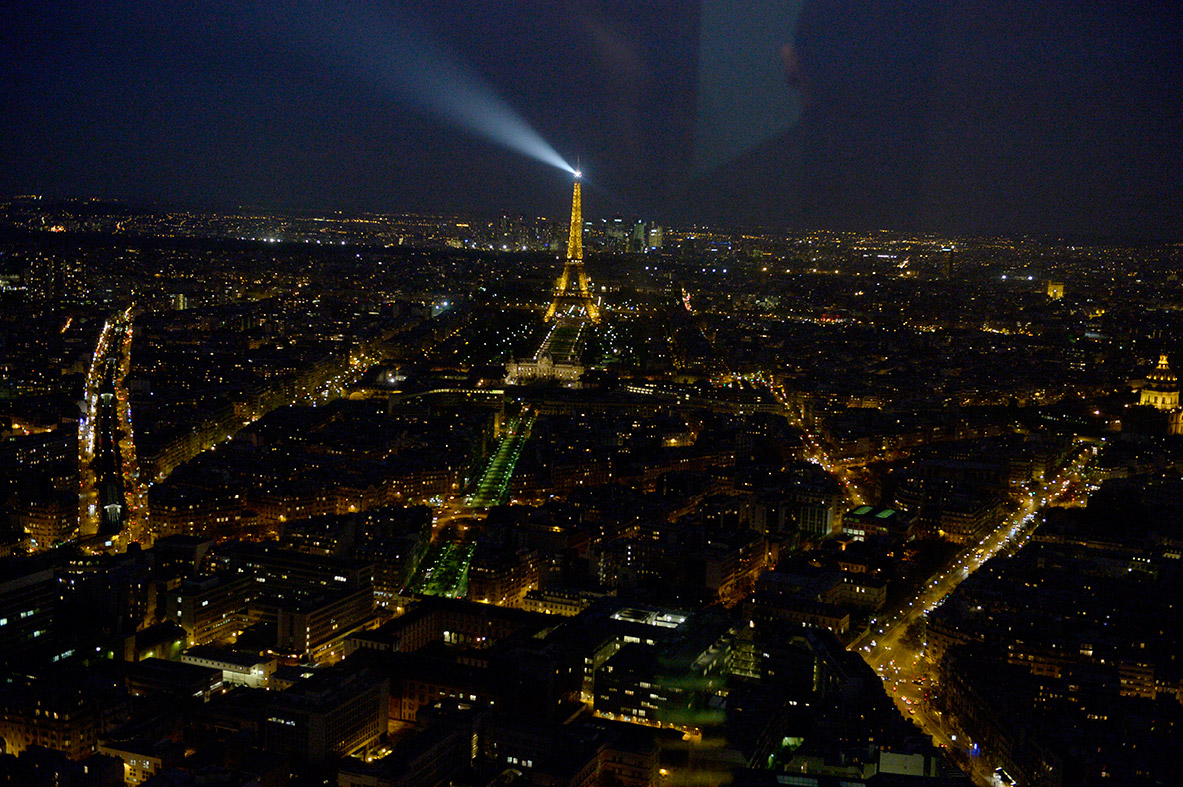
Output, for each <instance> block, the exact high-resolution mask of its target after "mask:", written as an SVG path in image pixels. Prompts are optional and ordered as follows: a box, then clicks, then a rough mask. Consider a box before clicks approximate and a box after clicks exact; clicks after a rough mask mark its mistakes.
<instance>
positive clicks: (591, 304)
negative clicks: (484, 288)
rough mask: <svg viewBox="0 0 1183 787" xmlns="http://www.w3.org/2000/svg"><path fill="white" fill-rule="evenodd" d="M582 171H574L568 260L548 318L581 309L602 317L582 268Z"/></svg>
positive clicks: (596, 318)
mask: <svg viewBox="0 0 1183 787" xmlns="http://www.w3.org/2000/svg"><path fill="white" fill-rule="evenodd" d="M582 174H583V173H581V172H580V171H579V170H576V171H575V194H574V196H572V197H571V235H570V237H569V238H568V239H567V261H566V262H565V263H564V264H563V275H562V276H560V277H559V279H558V281H556V282H555V298H554V301H552V302H551V304H550V308H549V309H547V310H546V320H547V321H550V320H552V319H554V317H555V315H561V314H571V313H572V310H573V307H574V311H575V312H578V310H580V309H582V311H583V312H584V314H586V316H587V319H589V320H591V321H592V322H594V323H598V322H599V321H600V307H599V306H597V305H596V302H595V301H594V300H593V299H592V295H591V292H590V291H589V290H588V287H587V271H585V270H584V269H583V200H582V197H581V196H580V191H579V179H580V176H581V175H582Z"/></svg>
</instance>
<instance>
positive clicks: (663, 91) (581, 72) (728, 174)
mask: <svg viewBox="0 0 1183 787" xmlns="http://www.w3.org/2000/svg"><path fill="white" fill-rule="evenodd" d="M1180 9H1181V4H1179V3H1175V2H1132V1H1130V0H1109V1H1105V2H1101V1H1098V2H1074V3H1070V2H1054V1H1046V0H1045V1H1044V2H1034V1H1032V2H1007V0H991V2H981V1H980V0H978V1H977V2H959V1H958V0H948V1H947V2H928V1H927V0H901V1H900V2H875V1H874V0H828V1H826V2H811V0H784V1H782V2H773V0H703V2H701V3H694V2H668V1H666V0H652V1H646V2H636V1H635V0H634V1H633V2H623V1H621V2H609V0H516V1H515V2H459V0H451V1H450V2H448V1H445V0H423V1H422V2H418V3H402V4H398V3H390V2H387V3H383V2H378V1H377V0H371V2H358V1H356V0H339V1H337V2H328V1H326V2H319V3H314V2H304V1H303V0H299V1H294V2H278V1H277V0H236V1H234V2H224V1H222V0H168V2H163V1H161V0H143V1H142V2H127V1H126V0H109V1H108V2H102V1H101V0H99V1H98V2H74V3H64V2H53V0H39V2H28V1H27V0H15V2H14V1H13V0H10V1H9V2H7V3H5V4H3V5H0V194H3V195H11V194H23V193H41V194H46V195H50V196H69V197H74V196H79V197H114V198H120V199H125V200H128V201H130V202H133V203H136V204H139V205H149V204H155V205H170V206H183V207H192V208H213V209H225V208H230V207H233V206H237V205H246V206H251V207H254V208H261V209H274V210H298V211H328V210H335V209H340V210H347V211H354V210H375V211H399V212H401V211H414V212H432V211H479V212H484V213H490V214H492V213H499V212H501V211H503V210H504V211H510V212H521V213H539V214H543V215H550V216H556V217H561V216H562V215H563V213H564V212H565V209H566V205H567V200H568V198H569V193H568V183H569V180H570V176H569V175H568V174H567V173H565V172H563V171H561V170H560V169H558V168H556V167H554V166H551V165H549V164H545V163H542V162H541V161H538V160H535V159H533V158H530V157H528V156H526V155H524V154H523V153H522V152H520V151H517V150H511V149H508V148H506V147H504V146H502V145H500V144H498V143H496V142H493V141H490V139H488V138H486V137H485V136H482V135H481V134H480V133H477V132H475V131H474V130H473V127H474V124H476V125H479V124H480V123H481V122H482V121H481V117H484V115H481V116H480V117H476V118H475V119H474V117H472V116H471V114H472V113H469V115H470V116H469V117H467V118H466V119H457V118H455V117H452V118H449V117H448V113H449V112H450V111H457V110H456V107H457V106H461V107H463V106H465V105H471V104H473V103H475V104H478V105H480V106H482V107H484V106H485V105H486V103H488V104H489V105H490V106H492V105H494V104H496V103H497V102H499V101H500V102H504V104H505V105H507V106H508V107H511V108H512V109H513V110H516V112H517V113H518V114H519V115H520V118H521V119H522V120H524V122H525V124H527V125H528V126H531V127H533V129H535V130H536V131H537V133H538V134H539V135H540V138H541V139H543V140H545V141H546V142H547V143H549V144H550V146H552V147H553V149H554V150H556V151H557V152H558V154H559V155H560V156H562V157H563V158H565V159H566V160H567V161H568V162H570V163H572V164H574V162H575V160H576V158H577V157H578V158H579V159H580V160H581V161H582V164H583V167H584V170H585V171H586V172H587V181H588V187H587V189H586V190H585V195H586V196H585V202H586V212H587V213H588V215H590V216H593V217H595V216H599V215H607V214H612V213H616V212H620V213H623V214H625V215H626V216H633V215H643V216H644V217H646V218H649V219H652V220H656V221H658V222H676V223H686V222H692V221H701V222H710V223H724V224H748V223H752V224H762V225H767V226H788V227H795V228H814V227H822V228H827V227H828V228H839V229H875V228H892V229H901V230H917V231H931V232H938V233H952V234H965V233H1005V234H1016V233H1051V234H1057V235H1063V234H1071V235H1091V236H1130V237H1149V238H1170V239H1180V238H1183V62H1181V61H1183V54H1181V53H1183V10H1180ZM456 79H462V80H466V86H465V87H464V88H463V90H461V91H460V92H458V93H457V92H452V93H449V91H450V90H451V88H450V87H449V85H454V84H455V82H456ZM486 89H487V95H484V94H481V95H479V96H477V100H470V99H472V98H473V96H476V94H475V93H473V92H471V91H478V92H479V91H481V90H486ZM466 91H467V92H466ZM459 111H460V112H461V113H463V110H462V109H461V110H459ZM503 121H504V118H503V117H502V118H500V119H497V120H496V122H494V121H492V120H491V121H489V123H490V125H496V123H502V125H504V123H503ZM505 133H506V132H504V129H502V136H503V137H504V136H505Z"/></svg>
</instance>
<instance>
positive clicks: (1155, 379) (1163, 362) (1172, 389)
mask: <svg viewBox="0 0 1183 787" xmlns="http://www.w3.org/2000/svg"><path fill="white" fill-rule="evenodd" d="M1138 404H1142V405H1147V406H1150V407H1153V408H1155V409H1156V410H1160V411H1162V412H1164V413H1166V414H1167V432H1168V433H1169V434H1183V408H1180V407H1179V379H1178V378H1177V377H1175V373H1174V372H1172V371H1171V367H1170V365H1169V364H1168V363H1167V356H1166V355H1165V354H1164V355H1159V356H1158V365H1157V366H1155V367H1154V370H1153V371H1152V372H1150V374H1148V375H1146V384H1145V385H1144V386H1142V394H1141V396H1140V397H1139V399H1138Z"/></svg>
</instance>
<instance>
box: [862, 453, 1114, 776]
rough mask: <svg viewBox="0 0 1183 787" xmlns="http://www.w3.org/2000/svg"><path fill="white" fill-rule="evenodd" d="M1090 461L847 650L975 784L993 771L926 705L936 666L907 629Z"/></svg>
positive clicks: (1035, 492)
mask: <svg viewBox="0 0 1183 787" xmlns="http://www.w3.org/2000/svg"><path fill="white" fill-rule="evenodd" d="M1091 458H1092V452H1091V451H1090V450H1087V449H1084V450H1081V451H1079V453H1078V454H1077V455H1076V457H1075V458H1074V459H1072V460H1071V461H1070V462H1069V463H1068V464H1067V465H1065V466H1064V468H1063V469H1061V470H1060V472H1059V473H1058V474H1057V475H1056V476H1055V477H1054V478H1052V479H1051V480H1048V481H1046V482H1044V483H1042V484H1040V485H1038V486H1036V487H1035V488H1033V489H1032V490H1031V491H1030V492H1028V494H1027V495H1026V496H1025V498H1024V500H1023V503H1022V505H1021V507H1020V508H1019V510H1018V511H1017V512H1015V513H1014V514H1013V515H1012V516H1010V517H1008V518H1007V519H1005V520H1004V521H1003V522H1002V523H1001V524H1000V525H999V526H998V527H997V528H996V529H994V530H993V531H991V532H990V533H989V534H988V535H987V536H985V537H984V538H983V539H982V540H981V541H979V542H978V543H976V544H972V545H970V546H968V547H966V548H965V549H964V550H962V551H961V552H960V553H959V554H957V555H956V556H955V557H954V558H953V560H951V561H950V562H949V564H948V565H947V566H946V567H945V568H944V569H942V570H941V571H939V572H937V573H936V574H934V575H933V576H932V577H930V578H929V580H928V581H927V582H926V583H925V585H924V586H923V587H922V588H921V589H920V590H919V591H918V592H917V593H916V594H915V595H913V596H912V597H911V598H910V599H908V600H906V601H904V602H903V603H902V604H901V605H900V606H899V607H897V608H896V609H895V610H893V611H889V612H887V613H885V614H884V615H883V616H881V617H880V618H873V619H872V620H871V624H870V626H869V627H868V629H867V631H866V632H864V633H863V634H862V636H860V637H858V638H857V639H856V640H854V641H853V642H852V643H851V644H850V646H849V648H850V649H851V650H855V651H857V652H858V653H859V655H861V656H862V657H863V659H864V660H865V661H866V662H867V663H868V664H869V665H870V666H871V667H872V668H873V669H874V670H875V671H876V672H877V673H878V674H879V675H880V676H881V677H882V678H883V682H884V685H885V687H886V688H887V691H888V694H890V695H891V696H892V698H893V699H894V700H895V703H896V705H897V706H898V707H899V709H900V712H901V713H904V714H906V715H908V716H910V717H911V718H913V719H915V721H916V722H917V723H918V724H919V725H920V727H921V728H922V729H923V730H924V731H925V732H926V733H927V734H929V735H931V736H932V738H933V741H934V743H936V744H937V745H939V746H944V747H947V748H948V749H949V750H950V752H952V753H953V754H954V756H955V757H956V758H957V760H958V762H959V763H960V764H961V765H962V766H963V767H964V768H965V769H966V770H967V771H968V772H969V773H970V775H971V776H972V777H973V779H974V781H975V783H977V784H980V785H989V784H991V780H990V777H991V773H992V770H993V767H992V765H991V764H989V763H985V762H982V761H981V760H979V759H978V758H977V749H976V748H975V746H974V743H973V741H971V740H966V739H965V737H964V736H961V737H960V738H959V736H958V733H957V731H956V730H953V729H950V728H949V727H948V725H947V724H946V723H945V722H944V720H943V719H942V718H941V715H940V713H939V711H937V710H936V709H935V708H933V707H932V706H931V704H930V703H929V702H928V700H929V698H930V697H931V688H932V684H933V679H934V677H935V673H936V666H937V665H936V664H934V663H933V662H931V661H929V660H928V659H927V658H925V652H924V643H923V641H922V640H921V639H920V638H918V637H916V636H913V635H912V634H910V633H909V630H910V629H912V628H913V627H914V626H917V625H918V624H919V623H920V622H921V621H922V619H923V618H925V617H926V616H927V615H928V614H929V613H930V612H931V611H932V610H934V609H935V608H936V607H938V606H939V605H940V604H941V603H942V602H943V601H944V600H945V599H946V598H947V597H948V595H949V594H950V593H952V592H953V591H954V590H955V589H956V588H957V586H958V585H959V584H961V582H962V581H964V580H965V578H966V577H968V576H969V575H970V574H972V573H973V572H974V571H976V570H977V569H979V568H980V567H981V566H982V565H983V564H985V563H986V561H988V560H989V559H990V558H992V557H995V556H996V555H1000V554H1006V553H1008V552H1011V551H1013V550H1015V549H1017V548H1018V547H1019V546H1021V545H1022V544H1023V542H1024V541H1026V540H1027V539H1028V538H1029V537H1030V536H1031V533H1032V532H1033V531H1034V530H1035V528H1036V527H1037V526H1038V524H1039V521H1040V519H1039V516H1038V515H1039V512H1040V510H1041V509H1042V508H1043V507H1045V506H1046V505H1048V504H1051V503H1054V502H1056V500H1057V499H1058V497H1059V496H1060V495H1062V494H1063V493H1064V492H1065V490H1067V489H1068V487H1069V485H1070V484H1071V483H1072V482H1074V481H1078V480H1079V478H1080V473H1081V472H1082V471H1083V470H1084V468H1085V466H1086V465H1087V464H1088V462H1089V461H1090V460H1091Z"/></svg>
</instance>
